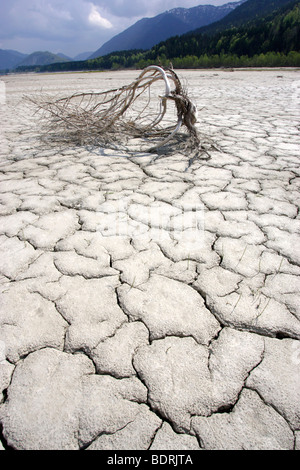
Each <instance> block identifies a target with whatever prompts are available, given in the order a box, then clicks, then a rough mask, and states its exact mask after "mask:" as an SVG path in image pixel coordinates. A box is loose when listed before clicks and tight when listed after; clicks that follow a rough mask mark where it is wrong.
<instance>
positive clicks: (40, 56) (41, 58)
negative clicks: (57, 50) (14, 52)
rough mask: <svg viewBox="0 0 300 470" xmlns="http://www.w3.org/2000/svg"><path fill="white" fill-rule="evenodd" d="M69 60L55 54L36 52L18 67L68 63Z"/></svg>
mask: <svg viewBox="0 0 300 470" xmlns="http://www.w3.org/2000/svg"><path fill="white" fill-rule="evenodd" d="M69 60H70V59H67V58H62V57H60V56H59V55H57V54H53V53H52V52H49V51H43V52H42V51H37V52H33V53H32V54H30V55H28V56H27V57H26V58H25V59H24V60H22V62H20V63H19V64H18V66H23V65H48V64H53V63H55V62H68V61H69Z"/></svg>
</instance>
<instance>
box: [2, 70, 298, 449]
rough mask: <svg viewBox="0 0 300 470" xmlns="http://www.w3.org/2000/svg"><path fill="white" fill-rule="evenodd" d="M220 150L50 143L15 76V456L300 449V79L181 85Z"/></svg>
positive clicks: (9, 393)
mask: <svg viewBox="0 0 300 470" xmlns="http://www.w3.org/2000/svg"><path fill="white" fill-rule="evenodd" d="M178 73H179V76H180V77H181V78H183V81H184V82H185V83H186V85H187V87H188V90H189V93H190V95H191V96H192V97H193V99H194V100H195V101H196V103H197V105H198V109H199V118H198V123H197V128H198V129H199V131H200V132H201V133H203V134H204V135H206V136H208V137H209V138H210V139H211V140H212V141H213V142H214V143H215V146H216V148H218V149H219V150H213V151H212V152H211V153H210V156H211V158H210V159H207V160H205V159H203V160H196V161H194V162H193V164H192V165H191V166H190V167H189V168H187V162H188V159H189V156H188V155H186V156H185V155H182V154H180V153H176V152H174V153H173V154H168V155H165V156H160V158H158V159H156V160H155V159H154V158H153V155H152V154H147V153H143V154H142V153H139V152H137V153H136V155H135V154H129V153H128V154H126V152H125V151H123V152H122V151H116V150H114V149H113V147H114V146H113V142H112V145H111V147H110V146H109V145H108V146H107V147H106V148H98V147H91V146H83V145H82V146H77V147H76V146H72V145H62V144H55V143H49V144H48V145H47V143H46V142H45V141H43V142H42V141H41V139H40V121H39V118H38V115H33V114H32V112H31V111H32V110H31V109H30V107H28V105H27V103H26V102H25V101H24V100H23V95H27V96H28V95H29V96H30V95H33V94H36V93H42V94H45V93H47V94H48V95H50V96H55V95H57V94H65V95H71V94H73V93H74V92H78V91H99V90H107V89H110V88H118V87H120V86H123V85H125V84H128V83H130V82H131V81H132V80H134V78H135V77H136V76H137V75H138V72H137V71H125V72H124V71H122V72H105V73H66V74H28V75H9V76H2V77H0V119H1V134H0V275H1V278H0V289H1V297H0V302H1V304H0V423H1V425H0V448H3V449H5V448H13V449H26V450H29V449H40V450H44V449H51V450H54V449H68V450H72V449H88V450H93V449H109V450H121V449H126V450H135V449H136V450H147V449H148V450H153V451H154V450H159V449H160V450H173V451H175V450H201V449H212V450H217V449H235V450H237V449H251V450H258V449H282V450H285V449H287V450H288V449H290V450H292V449H300V301H299V292H300V235H299V234H300V216H299V200H300V196H299V186H300V167H299V159H300V137H299V130H300V71H299V70H294V69H285V70H283V69H277V70H275V69H273V70H252V71H247V70H238V71H237V70H235V71H229V70H228V71H227V70H210V71H206V70H201V71H179V72H178Z"/></svg>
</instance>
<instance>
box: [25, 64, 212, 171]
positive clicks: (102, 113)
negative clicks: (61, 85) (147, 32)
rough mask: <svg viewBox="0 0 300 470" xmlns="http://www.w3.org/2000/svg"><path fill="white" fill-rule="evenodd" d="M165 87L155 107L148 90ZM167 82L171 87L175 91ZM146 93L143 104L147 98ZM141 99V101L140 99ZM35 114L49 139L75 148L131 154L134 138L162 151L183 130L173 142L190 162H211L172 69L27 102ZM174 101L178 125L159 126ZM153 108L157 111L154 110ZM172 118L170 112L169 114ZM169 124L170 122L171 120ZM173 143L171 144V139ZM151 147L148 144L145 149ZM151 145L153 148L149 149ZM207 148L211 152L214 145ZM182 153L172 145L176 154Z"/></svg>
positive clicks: (151, 69)
mask: <svg viewBox="0 0 300 470" xmlns="http://www.w3.org/2000/svg"><path fill="white" fill-rule="evenodd" d="M161 82H163V83H164V88H165V91H164V94H163V95H159V101H158V103H157V101H156V103H154V100H153V95H152V94H151V92H150V91H151V87H152V86H155V85H156V84H160V83H161ZM170 82H172V84H173V89H172V87H171V84H170ZM145 94H146V95H147V96H146V99H145ZM142 95H143V97H144V99H142V100H140V99H139V98H140V97H141V96H142ZM30 100H31V102H33V103H34V104H35V105H36V106H37V107H38V109H39V110H42V111H44V112H45V118H46V119H45V122H46V129H47V136H48V138H49V137H50V138H53V137H55V138H56V139H57V138H59V139H63V140H64V141H67V142H69V143H73V144H81V145H82V144H94V145H101V146H109V147H111V146H112V142H113V143H114V144H113V145H114V146H115V147H116V146H118V144H119V148H121V145H122V148H123V149H124V143H126V144H127V148H126V150H128V149H129V150H130V145H129V143H130V142H132V139H138V140H139V142H146V143H147V146H148V148H147V149H145V148H144V149H143V150H146V151H148V152H156V153H157V152H158V150H159V149H161V148H162V147H165V146H166V144H168V143H169V142H170V141H171V139H172V138H173V137H175V135H176V136H177V137H178V134H177V133H178V131H179V130H180V128H185V130H187V133H186V134H187V135H185V138H182V139H180V140H177V143H179V141H180V143H181V144H182V143H183V142H184V144H183V146H182V145H181V147H182V148H183V149H184V150H185V151H188V153H189V156H190V162H192V161H193V160H194V159H195V158H198V157H201V158H209V154H208V152H207V145H206V146H203V142H201V139H200V136H199V133H198V132H197V129H196V127H195V123H196V121H197V108H196V105H195V104H194V103H193V102H192V101H191V99H190V98H189V97H188V94H187V91H186V90H185V88H184V87H183V86H182V84H181V82H180V79H179V78H178V76H177V74H176V73H175V71H174V70H173V68H166V69H164V68H163V67H161V66H157V65H150V66H148V67H146V68H145V69H144V70H142V72H141V73H140V75H139V76H138V77H137V79H136V80H134V81H133V82H132V83H130V84H129V85H125V86H123V87H121V88H116V89H111V90H107V91H102V92H85V93H75V94H73V95H71V96H68V97H62V98H61V97H60V98H57V99H53V98H48V97H46V96H43V97H41V96H38V97H34V98H32V97H31V98H30ZM169 102H173V103H174V105H175V112H176V114H177V123H176V125H175V127H174V124H173V125H171V126H170V125H169V126H165V127H163V126H162V123H163V121H166V120H167V119H166V115H167V104H168V103H169ZM155 104H156V108H155ZM173 115H174V113H173ZM169 119H170V117H169ZM173 140H174V139H173ZM149 142H151V143H152V145H151V147H150V148H149ZM153 142H154V145H153ZM209 146H210V148H213V149H215V147H214V145H213V144H212V143H210V144H209ZM178 150H180V149H179V148H178V146H176V151H178Z"/></svg>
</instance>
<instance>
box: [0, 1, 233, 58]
mask: <svg viewBox="0 0 300 470" xmlns="http://www.w3.org/2000/svg"><path fill="white" fill-rule="evenodd" d="M229 1H234V0H92V1H89V0H0V49H14V50H17V51H19V52H23V53H25V54H30V53H32V52H35V51H50V52H54V53H55V54H57V53H59V52H61V53H63V54H66V55H67V56H69V57H75V56H76V55H77V54H80V53H82V52H87V51H91V52H94V51H96V50H97V49H99V47H101V46H102V44H104V43H105V42H106V41H108V40H109V39H111V38H112V37H113V36H115V35H116V34H118V33H120V32H121V31H124V29H126V28H128V27H129V26H131V25H132V24H134V23H135V22H136V21H138V20H139V19H141V18H143V17H152V16H155V15H158V14H159V13H162V12H164V11H166V10H170V9H171V8H176V7H184V8H190V7H193V6H196V5H207V4H209V5H215V6H217V5H223V4H224V3H228V2H229Z"/></svg>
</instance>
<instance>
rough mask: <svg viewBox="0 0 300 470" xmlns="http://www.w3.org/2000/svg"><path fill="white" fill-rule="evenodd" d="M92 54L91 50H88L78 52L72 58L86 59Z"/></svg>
mask: <svg viewBox="0 0 300 470" xmlns="http://www.w3.org/2000/svg"><path fill="white" fill-rule="evenodd" d="M92 54H93V52H92V51H89V52H81V53H80V54H77V55H76V56H75V57H73V60H86V59H88V58H89V57H90V56H91V55H92Z"/></svg>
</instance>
